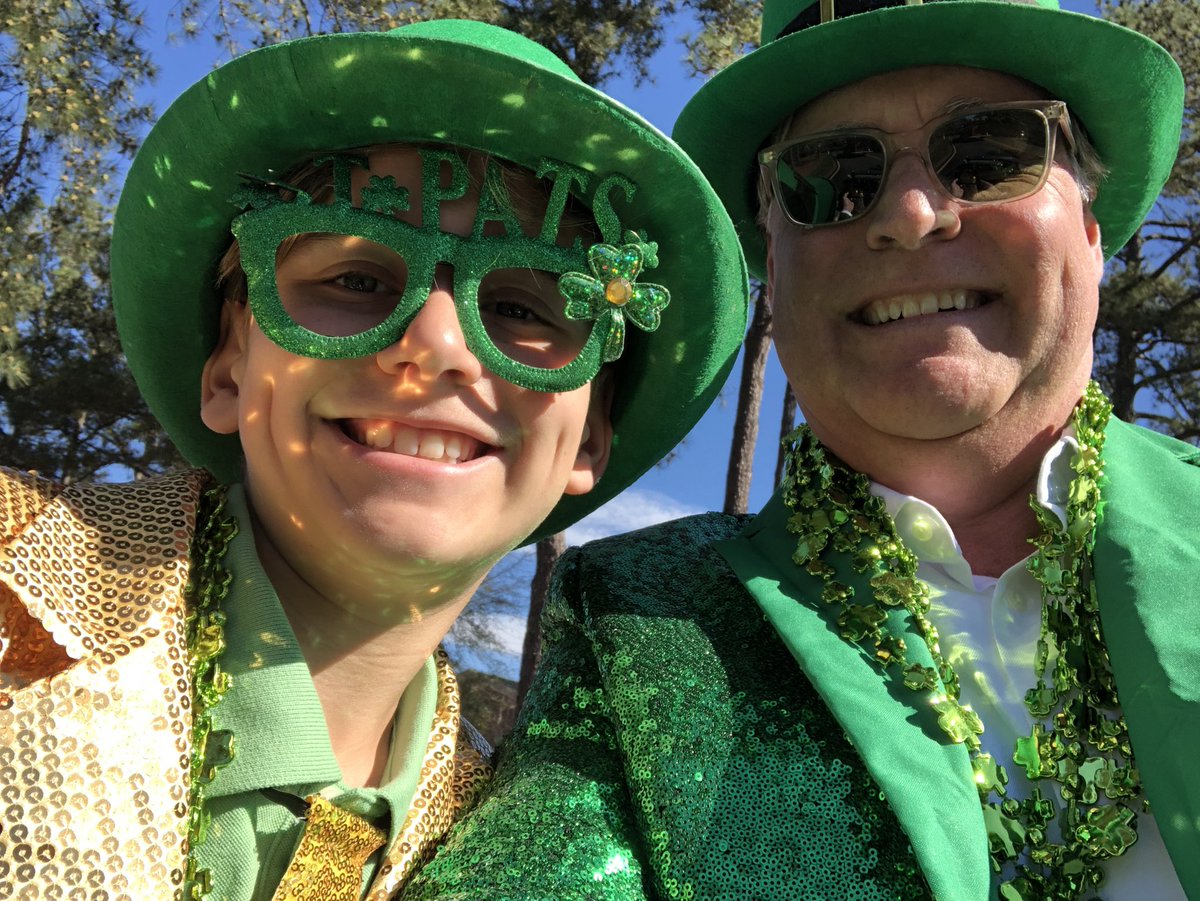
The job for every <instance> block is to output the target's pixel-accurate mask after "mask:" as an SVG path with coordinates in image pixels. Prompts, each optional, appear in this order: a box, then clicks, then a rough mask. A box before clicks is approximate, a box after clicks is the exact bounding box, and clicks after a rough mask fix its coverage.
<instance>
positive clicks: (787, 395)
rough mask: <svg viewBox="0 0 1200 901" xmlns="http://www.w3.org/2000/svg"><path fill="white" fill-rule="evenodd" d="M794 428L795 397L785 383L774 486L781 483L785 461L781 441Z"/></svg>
mask: <svg viewBox="0 0 1200 901" xmlns="http://www.w3.org/2000/svg"><path fill="white" fill-rule="evenodd" d="M794 428H796V395H795V394H793V393H792V383H791V382H785V383H784V388H783V417H782V419H780V421H779V456H778V457H777V458H776V460H775V485H776V487H778V486H779V483H780V482H782V481H783V464H784V463H785V462H786V461H787V451H786V450H785V449H784V446H783V441H784V439H785V438H787V436H788V435H790V434H791V433H792V430H793V429H794Z"/></svg>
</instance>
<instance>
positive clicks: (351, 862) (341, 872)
mask: <svg viewBox="0 0 1200 901" xmlns="http://www.w3.org/2000/svg"><path fill="white" fill-rule="evenodd" d="M306 800H307V802H308V813H307V815H306V816H305V823H304V835H303V836H302V837H301V838H300V844H299V845H298V846H297V848H296V853H295V855H294V856H293V857H292V863H291V865H290V866H289V867H288V869H287V872H286V873H285V874H284V876H283V879H282V880H280V883H279V887H278V888H277V889H276V890H275V894H274V896H273V897H272V901H358V897H359V895H360V894H361V891H362V868H363V865H364V864H365V863H366V862H367V858H368V857H370V856H371V855H372V854H374V853H375V852H376V851H378V850H379V849H380V848H381V847H382V846H383V843H384V842H385V841H387V836H386V835H384V834H383V833H382V832H381V831H380V830H378V829H376V828H375V827H374V826H372V825H371V824H370V823H369V822H367V821H366V820H364V819H363V818H362V817H360V816H357V815H355V814H353V813H351V812H350V811H348V810H342V809H341V808H340V807H338V806H337V805H336V804H334V803H332V802H331V801H327V800H326V799H325V798H322V797H321V796H320V795H309V797H308V798H307V799H306Z"/></svg>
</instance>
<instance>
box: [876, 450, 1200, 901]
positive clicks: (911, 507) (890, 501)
mask: <svg viewBox="0 0 1200 901" xmlns="http://www.w3.org/2000/svg"><path fill="white" fill-rule="evenodd" d="M1077 448H1078V444H1077V443H1076V441H1075V437H1074V431H1073V430H1072V429H1070V428H1068V429H1067V430H1066V432H1064V434H1063V437H1062V438H1060V439H1059V441H1058V442H1057V443H1056V444H1055V445H1054V447H1052V448H1051V449H1050V450H1049V451H1048V452H1047V454H1046V456H1045V458H1043V460H1042V465H1041V468H1040V470H1039V472H1038V480H1037V499H1038V502H1039V503H1040V504H1041V505H1042V506H1043V507H1045V508H1046V509H1047V510H1050V511H1052V512H1053V513H1054V514H1055V515H1056V516H1058V518H1059V519H1060V520H1061V521H1062V522H1063V524H1064V525H1065V524H1066V505H1067V496H1068V491H1069V489H1070V484H1071V477H1072V475H1073V473H1072V471H1071V456H1072V454H1073V453H1074V452H1075V450H1076V449H1077ZM871 492H872V493H873V494H875V495H876V496H878V497H880V498H882V499H883V501H884V503H885V504H886V505H887V510H888V513H889V514H891V517H892V519H893V520H894V521H895V523H896V531H897V532H898V533H899V535H900V538H901V539H902V540H903V541H904V543H905V545H907V546H908V548H909V549H910V550H912V552H913V553H914V554H916V555H917V558H918V559H919V561H920V563H919V566H918V569H917V575H918V576H919V577H920V578H921V579H922V580H924V582H925V583H926V584H927V585H928V586H929V591H930V596H931V600H932V608H931V611H930V619H931V620H932V621H933V624H934V625H935V626H936V627H937V630H938V633H939V636H940V643H941V649H942V653H943V654H944V655H945V657H946V659H947V660H948V661H949V663H950V665H951V666H952V667H953V668H954V671H955V672H956V673H958V677H959V683H960V700H961V701H962V702H963V703H964V704H969V705H970V706H971V708H972V709H973V710H974V711H975V712H976V713H978V714H979V716H980V718H981V719H982V720H983V724H984V733H983V735H982V736H981V739H982V742H983V750H984V751H985V752H987V753H988V754H991V755H992V757H994V758H995V759H996V760H997V762H999V763H1001V764H1003V765H1004V768H1005V770H1006V771H1007V772H1008V780H1009V781H1008V795H1009V797H1015V798H1026V797H1029V795H1030V789H1031V784H1030V782H1029V780H1028V779H1027V778H1026V776H1025V771H1024V770H1023V769H1022V768H1021V767H1020V766H1018V765H1017V764H1015V763H1013V760H1012V755H1013V749H1014V747H1015V744H1016V740H1017V739H1018V738H1019V737H1021V736H1025V735H1029V734H1030V731H1031V730H1032V729H1033V725H1034V723H1035V722H1036V721H1035V720H1034V718H1033V717H1032V716H1031V715H1030V713H1029V711H1028V709H1027V708H1026V707H1025V692H1026V691H1027V690H1028V689H1030V688H1032V687H1033V685H1034V655H1035V651H1036V646H1037V639H1038V634H1039V632H1040V631H1041V610H1042V599H1041V587H1040V586H1039V585H1038V583H1037V580H1035V579H1034V578H1033V576H1032V575H1031V574H1030V573H1029V571H1028V570H1026V568H1025V563H1026V560H1028V558H1026V560H1022V561H1020V562H1019V563H1015V564H1013V565H1012V566H1010V567H1009V568H1008V569H1007V570H1005V571H1004V573H1003V574H1002V575H1001V576H1000V578H998V579H995V578H992V577H989V576H977V575H975V574H974V573H972V572H971V566H970V564H969V563H967V561H966V559H965V558H964V557H963V555H962V550H961V549H960V548H959V546H958V541H957V540H956V539H955V537H954V532H953V530H951V528H950V524H949V523H947V522H946V520H945V518H944V517H943V516H942V514H941V513H939V512H938V511H937V509H936V508H935V507H933V506H932V505H931V504H928V503H926V502H925V501H923V500H920V499H919V498H915V497H912V496H911V495H905V494H900V493H899V492H897V491H893V490H892V489H890V488H887V487H885V486H883V485H879V484H876V483H872V484H871ZM1052 668H1053V660H1051V661H1050V666H1049V667H1047V672H1050V671H1051V670H1052ZM1042 792H1043V794H1045V795H1046V796H1048V797H1049V798H1050V799H1051V801H1052V802H1054V803H1056V806H1057V807H1058V808H1059V809H1061V808H1062V806H1063V804H1062V801H1061V799H1060V798H1059V795H1058V792H1057V791H1055V790H1054V789H1053V788H1052V787H1051V786H1045V785H1044V786H1043V788H1042ZM1054 837H1055V838H1056V839H1057V836H1054ZM1104 872H1105V880H1104V884H1103V885H1101V886H1100V890H1099V894H1100V896H1101V897H1103V898H1104V899H1105V901H1134V899H1137V901H1142V899H1148V898H1152V899H1154V901H1187V896H1186V895H1184V892H1183V887H1182V886H1181V885H1180V884H1179V877H1178V876H1176V875H1175V870H1174V868H1173V867H1172V866H1171V861H1170V858H1169V857H1168V856H1167V850H1166V847H1165V846H1164V845H1163V840H1162V836H1161V834H1160V833H1159V831H1158V826H1157V825H1156V824H1155V822H1154V817H1153V816H1152V815H1151V814H1145V813H1139V814H1138V839H1137V843H1136V844H1135V845H1134V846H1133V847H1132V848H1130V849H1129V850H1128V851H1127V852H1126V853H1125V854H1123V855H1122V856H1121V857H1118V858H1115V859H1113V860H1110V861H1107V862H1106V863H1105V864H1104Z"/></svg>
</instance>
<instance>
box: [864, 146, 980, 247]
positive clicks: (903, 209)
mask: <svg viewBox="0 0 1200 901" xmlns="http://www.w3.org/2000/svg"><path fill="white" fill-rule="evenodd" d="M880 191H881V193H880V195H879V199H878V200H877V201H876V202H875V209H873V210H872V211H871V213H870V215H869V224H868V227H867V243H868V245H870V247H871V248H872V249H874V250H886V249H889V248H899V249H903V250H917V249H918V248H921V247H923V246H925V245H926V244H928V243H930V242H932V241H946V240H950V239H951V238H954V237H956V236H957V235H958V233H959V231H960V230H961V229H962V221H961V220H960V219H959V216H958V204H957V202H956V201H955V200H953V199H952V198H951V197H948V196H947V195H946V193H945V192H944V191H943V190H942V189H941V186H940V185H939V184H938V182H937V181H936V179H935V178H934V176H933V174H932V173H931V172H930V171H929V167H928V166H927V165H926V164H925V162H924V161H923V160H922V158H921V155H920V153H919V152H918V151H916V150H915V149H914V148H904V149H903V150H901V151H899V152H898V153H897V155H896V157H895V158H894V159H893V162H892V165H891V167H890V170H889V172H888V173H887V177H886V178H885V180H884V183H883V185H882V187H881V188H880Z"/></svg>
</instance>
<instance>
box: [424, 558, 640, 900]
mask: <svg viewBox="0 0 1200 901" xmlns="http://www.w3.org/2000/svg"><path fill="white" fill-rule="evenodd" d="M577 557H578V553H577V552H576V551H574V550H572V551H569V552H568V553H567V554H565V555H564V556H563V558H562V560H561V561H560V563H559V565H558V567H557V569H556V571H555V575H554V579H553V582H552V584H551V589H550V596H549V598H548V599H547V603H546V609H545V612H544V614H543V617H542V628H543V635H544V637H543V642H544V650H543V657H542V661H541V664H540V666H539V668H538V672H537V675H536V676H535V678H534V682H533V686H532V688H531V689H530V693H529V696H528V698H527V699H526V702H525V706H524V707H523V709H522V711H521V714H520V716H519V718H518V721H517V724H516V726H515V728H514V729H513V732H512V734H511V736H510V737H509V738H508V739H507V740H506V742H505V743H503V744H502V745H501V747H500V756H499V762H498V767H497V771H496V775H495V778H494V779H493V781H492V783H491V785H490V786H489V787H488V788H487V789H485V791H484V793H483V796H482V797H481V799H480V802H479V804H478V805H477V806H476V807H475V808H474V809H473V810H472V811H471V812H470V813H468V814H467V815H466V816H465V817H464V818H463V819H462V820H461V821H460V822H459V823H458V825H456V826H455V827H454V828H453V829H452V830H451V833H450V835H449V836H448V838H447V840H446V842H445V844H444V845H443V846H442V848H440V849H439V851H438V854H437V856H436V857H435V858H434V859H433V860H432V861H431V862H430V863H429V864H428V865H427V866H426V867H425V868H424V869H423V870H422V871H421V872H420V873H418V874H417V876H416V878H415V879H414V880H413V882H412V883H411V884H410V885H409V887H408V888H407V889H406V890H405V892H404V894H403V898H404V899H405V901H414V899H434V898H436V899H442V901H480V899H488V901H575V899H580V901H582V899H589V901H590V899H596V901H600V899H604V901H609V899H611V901H643V899H647V898H650V897H652V894H651V892H649V891H648V890H647V889H646V888H645V887H644V885H643V872H642V864H641V858H642V854H641V849H640V843H639V839H638V837H637V835H636V829H635V826H634V814H633V808H632V802H631V799H630V796H629V792H628V790H627V788H626V780H625V773H624V769H623V766H622V761H621V758H620V755H619V753H618V751H617V743H616V738H615V734H614V729H613V724H612V721H611V718H610V716H609V710H608V705H607V702H606V700H605V695H604V690H603V687H602V685H601V678H600V673H599V669H598V667H597V663H596V658H595V655H594V652H593V649H592V646H591V642H590V640H589V638H588V635H587V630H586V627H585V625H584V617H583V616H582V615H581V614H580V610H581V609H582V608H581V599H580V598H579V597H578V596H577V595H576V586H577V584H578V583H577V579H576V561H577Z"/></svg>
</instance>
